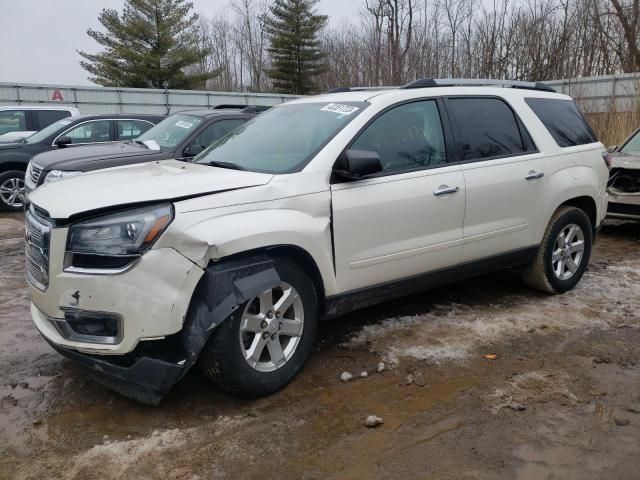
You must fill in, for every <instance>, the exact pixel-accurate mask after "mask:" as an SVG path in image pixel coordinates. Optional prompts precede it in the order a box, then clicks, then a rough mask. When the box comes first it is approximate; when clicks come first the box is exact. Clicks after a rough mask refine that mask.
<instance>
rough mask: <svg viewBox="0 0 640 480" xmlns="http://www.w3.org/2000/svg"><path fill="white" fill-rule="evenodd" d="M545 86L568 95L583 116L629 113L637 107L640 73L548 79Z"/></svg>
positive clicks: (639, 105) (639, 91)
mask: <svg viewBox="0 0 640 480" xmlns="http://www.w3.org/2000/svg"><path fill="white" fill-rule="evenodd" d="M544 83H546V84H547V85H549V86H551V87H553V88H554V89H555V90H556V91H557V92H559V93H566V94H567V95H571V96H572V97H573V98H575V99H576V101H577V102H578V104H579V105H580V108H581V109H582V110H583V111H584V112H586V113H602V112H608V111H611V110H615V111H617V112H628V111H630V110H635V109H636V108H638V107H640V102H639V100H640V99H639V98H638V93H640V90H639V89H638V87H639V84H640V73H623V74H619V75H602V76H599V77H583V78H572V79H565V80H551V81H547V82H544Z"/></svg>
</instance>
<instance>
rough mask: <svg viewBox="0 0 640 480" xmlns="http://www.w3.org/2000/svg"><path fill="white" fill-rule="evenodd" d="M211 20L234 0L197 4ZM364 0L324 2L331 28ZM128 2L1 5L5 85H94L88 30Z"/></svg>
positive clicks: (23, 0) (16, 1) (45, 0)
mask: <svg viewBox="0 0 640 480" xmlns="http://www.w3.org/2000/svg"><path fill="white" fill-rule="evenodd" d="M192 2H193V4H194V8H195V11H196V12H198V13H200V14H201V15H202V16H205V17H212V16H215V15H220V13H221V12H225V11H228V10H229V9H228V5H229V0H192ZM362 3H363V2H362V0H320V3H319V4H318V8H319V10H320V12H321V13H324V14H326V15H329V16H330V24H332V25H339V24H341V23H343V22H345V21H347V22H348V21H349V20H351V19H353V17H355V16H356V15H357V13H358V11H359V9H360V5H362ZM123 5H124V0H0V82H17V83H18V82H19V83H49V84H57V85H90V84H91V83H90V82H89V81H88V80H87V72H86V71H84V70H83V69H82V68H81V67H80V63H79V62H80V56H79V55H78V54H77V53H76V50H84V51H87V52H96V51H98V50H99V46H98V44H97V43H96V42H95V41H94V40H92V39H91V38H90V37H89V36H88V35H87V29H88V28H93V29H96V30H99V29H102V25H100V23H99V22H98V14H99V13H100V11H101V10H102V9H103V8H115V9H117V10H119V11H121V10H122V6H123Z"/></svg>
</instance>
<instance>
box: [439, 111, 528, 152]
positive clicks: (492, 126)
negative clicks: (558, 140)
mask: <svg viewBox="0 0 640 480" xmlns="http://www.w3.org/2000/svg"><path fill="white" fill-rule="evenodd" d="M447 108H448V109H449V112H450V113H451V115H453V118H454V121H455V122H456V124H457V125H458V131H459V135H460V137H461V138H459V139H458V141H459V143H460V147H461V149H462V160H463V161H469V160H482V159H484V158H492V157H501V156H509V155H520V154H522V153H525V152H527V151H533V150H534V148H533V144H532V143H531V142H530V141H528V136H527V138H526V139H523V135H522V134H521V132H520V127H519V125H518V121H517V120H516V117H515V115H514V113H513V111H512V110H511V108H509V106H508V105H507V104H506V103H505V102H504V101H502V100H500V99H498V98H450V99H449V100H448V103H447Z"/></svg>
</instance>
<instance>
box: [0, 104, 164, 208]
mask: <svg viewBox="0 0 640 480" xmlns="http://www.w3.org/2000/svg"><path fill="white" fill-rule="evenodd" d="M163 118H164V116H162V115H136V114H122V115H119V114H109V115H85V116H75V117H69V118H64V119H62V120H58V121H57V122H55V123H53V124H51V125H49V126H48V127H46V128H44V129H42V130H40V131H39V132H37V133H34V134H33V135H31V136H30V137H28V138H25V139H23V140H21V141H20V142H16V143H3V144H0V211H19V210H22V208H23V207H24V202H25V191H24V176H25V171H26V169H27V165H28V164H29V161H30V160H31V158H32V157H33V156H34V155H37V154H39V153H42V152H46V151H48V150H62V149H66V148H67V147H74V148H75V147H76V146H77V145H87V144H90V143H110V142H117V141H119V140H130V139H132V138H135V137H137V136H139V135H140V134H141V133H143V132H146V131H147V130H148V129H149V128H151V127H153V126H154V125H155V124H156V123H158V122H159V121H160V120H162V119H163Z"/></svg>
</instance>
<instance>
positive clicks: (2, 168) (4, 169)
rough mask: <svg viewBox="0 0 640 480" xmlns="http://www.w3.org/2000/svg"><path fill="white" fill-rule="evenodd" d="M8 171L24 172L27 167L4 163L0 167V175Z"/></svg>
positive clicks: (14, 163)
mask: <svg viewBox="0 0 640 480" xmlns="http://www.w3.org/2000/svg"><path fill="white" fill-rule="evenodd" d="M9 170H20V171H21V172H25V171H26V170H27V165H26V164H25V163H23V162H6V163H3V164H2V165H0V173H4V172H8V171H9Z"/></svg>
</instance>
